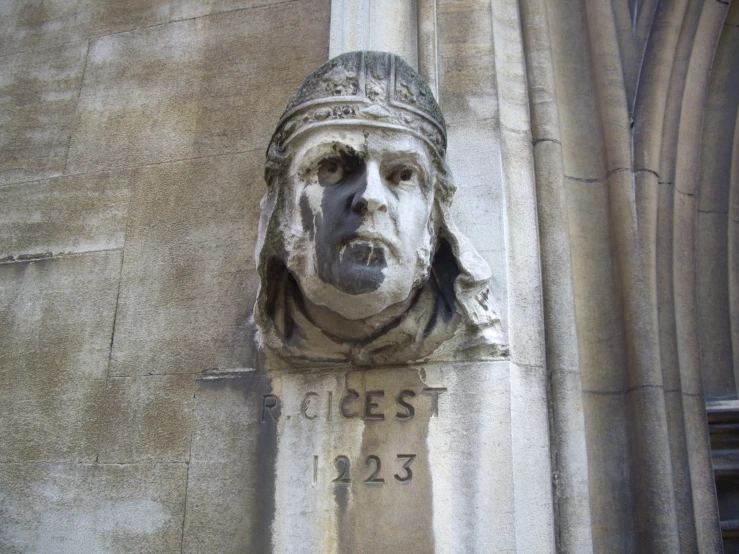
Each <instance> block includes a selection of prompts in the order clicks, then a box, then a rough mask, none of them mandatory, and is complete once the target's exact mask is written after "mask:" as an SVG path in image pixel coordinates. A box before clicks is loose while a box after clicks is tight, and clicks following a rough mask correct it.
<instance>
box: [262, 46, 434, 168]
mask: <svg viewBox="0 0 739 554" xmlns="http://www.w3.org/2000/svg"><path fill="white" fill-rule="evenodd" d="M357 124H361V125H363V126H365V127H381V128H390V129H396V130H401V131H405V132H408V133H410V134H412V135H414V136H415V137H417V138H419V139H421V140H423V141H424V142H426V143H427V144H428V145H429V146H430V147H431V149H432V152H434V153H435V154H436V155H437V156H438V157H440V158H444V155H445V153H446V125H445V124H444V116H443V115H442V114H441V109H440V108H439V105H438V104H437V103H436V100H435V99H434V95H433V94H432V92H431V89H429V87H428V85H426V83H425V82H424V81H423V79H422V78H421V76H420V75H419V74H418V73H417V72H416V71H415V70H414V69H413V68H412V67H410V66H409V65H408V64H407V63H406V62H405V61H404V60H403V59H402V58H400V57H398V56H396V55H395V54H389V53H386V52H348V53H346V54H341V55H340V56H337V57H335V58H333V59H331V60H329V61H327V62H326V63H324V64H323V65H322V66H320V67H319V68H318V69H316V70H315V71H314V72H313V73H311V74H310V75H309V76H308V77H307V78H306V79H305V81H303V84H302V85H300V87H298V89H297V90H296V91H295V92H294V93H293V95H292V96H291V97H290V100H289V101H288V104H287V108H286V109H285V112H284V113H283V114H282V117H281V118H280V121H279V123H278V124H277V129H276V130H275V133H274V135H273V136H272V141H271V142H272V144H275V145H276V146H277V147H278V148H280V149H282V148H284V147H285V146H287V145H288V144H289V143H290V141H292V140H293V139H294V138H295V137H297V136H298V135H300V134H302V133H304V132H306V131H308V130H312V129H315V128H318V127H326V126H342V125H357Z"/></svg>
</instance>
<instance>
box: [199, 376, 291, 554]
mask: <svg viewBox="0 0 739 554" xmlns="http://www.w3.org/2000/svg"><path fill="white" fill-rule="evenodd" d="M227 388H235V389H237V390H238V391H239V392H240V393H241V394H242V395H243V398H244V400H243V401H244V402H245V403H248V404H249V405H251V406H253V407H254V410H253V412H254V416H253V418H252V421H251V423H250V424H248V425H247V426H246V427H245V428H244V429H243V432H244V434H245V436H247V435H248V434H252V436H254V435H256V441H255V444H254V446H253V447H250V448H249V449H248V455H247V456H244V458H243V459H240V460H239V462H238V463H239V464H240V468H239V470H240V471H239V472H238V473H239V474H240V475H242V478H243V479H247V480H249V481H253V483H254V486H253V487H252V488H251V489H250V493H251V494H248V495H247V496H246V497H245V498H243V499H242V502H243V505H242V508H241V509H242V510H243V513H244V514H246V515H247V517H248V520H249V524H248V533H246V536H245V539H244V541H243V551H244V552H259V553H260V554H270V553H271V552H272V524H273V522H274V519H275V513H276V510H275V490H276V486H275V471H276V463H277V421H276V420H279V417H280V405H279V404H278V405H277V406H276V407H275V408H273V409H272V410H273V411H272V413H273V415H274V416H275V417H274V418H270V417H266V418H265V421H264V422H262V421H261V417H260V414H261V410H262V398H263V395H269V394H272V380H271V378H270V377H269V376H267V375H265V374H264V373H262V372H260V371H254V372H251V373H246V374H244V375H240V376H237V377H228V378H223V379H213V380H210V379H209V380H202V379H201V380H199V381H198V389H199V390H205V389H208V390H211V391H213V392H214V393H216V394H217V392H218V391H220V390H224V389H227ZM229 528H230V527H229Z"/></svg>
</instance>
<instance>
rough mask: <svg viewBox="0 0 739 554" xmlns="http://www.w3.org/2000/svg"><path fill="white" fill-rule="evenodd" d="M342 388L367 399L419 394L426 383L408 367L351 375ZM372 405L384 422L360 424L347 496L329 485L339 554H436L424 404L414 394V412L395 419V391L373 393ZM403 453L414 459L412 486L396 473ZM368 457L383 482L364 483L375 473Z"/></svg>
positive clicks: (426, 407) (416, 369)
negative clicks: (369, 395) (370, 393)
mask: <svg viewBox="0 0 739 554" xmlns="http://www.w3.org/2000/svg"><path fill="white" fill-rule="evenodd" d="M346 387H347V388H353V389H356V390H357V391H358V392H359V395H360V397H361V398H362V399H363V400H366V395H367V393H368V391H379V390H383V391H386V392H387V391H391V390H392V391H400V390H412V391H420V390H423V389H424V388H425V387H426V384H425V383H424V382H423V381H422V380H421V379H420V377H419V371H418V367H413V366H410V367H404V368H398V367H395V368H392V369H390V368H374V369H371V370H360V371H356V372H350V373H348V374H347V383H346ZM374 402H376V403H377V404H378V406H377V407H375V408H373V411H374V412H375V413H379V412H382V413H383V414H384V419H383V420H379V419H376V420H374V421H365V423H364V429H363V432H362V443H361V446H360V449H359V450H360V453H359V456H358V457H357V458H356V459H352V460H351V462H352V465H351V480H352V481H351V485H350V486H351V495H350V494H349V493H350V491H348V487H347V486H343V485H338V486H337V485H336V484H332V486H334V487H336V488H335V489H334V497H335V499H336V511H337V525H338V537H337V539H338V549H337V551H338V552H388V551H390V550H389V549H390V548H391V547H392V551H394V552H395V551H397V552H419V553H426V552H435V540H434V527H433V516H434V511H433V484H432V481H431V470H430V464H429V457H428V456H429V453H428V447H427V444H426V439H427V436H428V425H429V420H430V417H431V412H430V410H429V409H428V404H427V400H426V399H422V398H420V397H418V396H416V397H414V398H413V399H412V400H410V402H411V403H412V404H413V405H414V407H415V414H414V417H413V418H411V419H407V420H399V419H398V418H396V411H397V404H396V395H395V393H393V394H385V395H384V396H383V397H379V396H378V395H375V396H374ZM405 455H415V458H414V460H413V462H412V465H411V466H410V467H411V470H412V472H413V477H412V481H411V482H410V483H407V484H400V483H399V482H397V480H396V478H395V475H396V474H401V475H402V474H403V471H402V469H401V468H402V465H403V463H404V461H405V459H402V458H399V456H401V457H402V456H405ZM370 456H376V457H377V458H378V459H379V460H380V462H381V467H380V471H379V473H378V474H377V475H376V478H377V479H384V483H382V484H378V483H375V484H367V483H366V480H367V479H368V478H369V477H370V476H371V475H372V474H373V472H374V471H375V470H376V469H377V466H376V461H373V460H369V457H370ZM406 459H407V458H406ZM339 489H343V490H341V491H340V490H339ZM344 498H347V499H348V500H347V501H346V502H344Z"/></svg>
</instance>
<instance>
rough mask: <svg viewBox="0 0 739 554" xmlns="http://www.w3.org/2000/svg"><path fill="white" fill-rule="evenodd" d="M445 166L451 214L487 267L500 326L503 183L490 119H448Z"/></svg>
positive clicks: (503, 314) (503, 309) (503, 306)
mask: <svg viewBox="0 0 739 554" xmlns="http://www.w3.org/2000/svg"><path fill="white" fill-rule="evenodd" d="M448 133H449V154H448V155H447V157H448V160H449V166H450V167H451V168H452V170H453V171H454V179H455V182H456V183H457V187H458V188H457V192H456V194H455V195H454V204H452V215H453V216H454V220H455V221H456V222H457V225H458V226H459V229H460V230H461V231H462V232H463V233H464V234H465V235H466V236H467V237H469V239H470V240H471V241H472V244H474V245H475V246H476V247H477V248H478V250H479V252H480V254H481V255H482V257H483V258H485V260H486V261H487V262H488V265H489V266H490V270H491V272H492V279H491V281H490V288H491V291H492V294H493V305H494V306H495V307H496V309H497V310H498V313H499V315H500V319H501V321H502V322H503V325H504V327H506V328H507V322H508V294H507V287H506V285H507V280H508V278H507V274H506V261H505V260H506V258H505V236H504V231H503V214H502V212H503V185H502V182H501V181H502V177H498V176H499V175H500V162H499V160H498V159H497V157H496V152H500V140H499V138H498V136H497V133H496V127H495V123H494V122H493V121H475V122H466V123H459V124H454V123H452V124H450V125H449V127H448Z"/></svg>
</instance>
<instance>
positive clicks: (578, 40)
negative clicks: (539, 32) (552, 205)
mask: <svg viewBox="0 0 739 554" xmlns="http://www.w3.org/2000/svg"><path fill="white" fill-rule="evenodd" d="M547 14H548V19H549V32H550V36H551V48H552V61H553V63H554V67H555V68H556V70H555V72H554V77H555V79H554V80H555V87H556V91H557V109H558V111H559V120H560V124H561V131H560V132H561V137H560V138H561V140H562V159H563V162H564V171H565V175H567V176H570V177H576V178H579V179H598V178H602V177H603V175H604V174H605V171H606V170H605V166H604V161H603V160H604V157H605V147H604V144H603V134H602V131H601V128H600V108H599V106H598V100H597V99H598V92H597V91H596V90H595V85H594V77H593V69H592V68H593V67H594V62H593V61H592V60H591V55H590V50H591V49H590V44H589V42H588V38H587V37H588V33H587V31H586V24H585V7H584V5H582V4H579V3H576V2H569V1H567V0H553V1H552V2H551V3H548V4H547Z"/></svg>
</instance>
